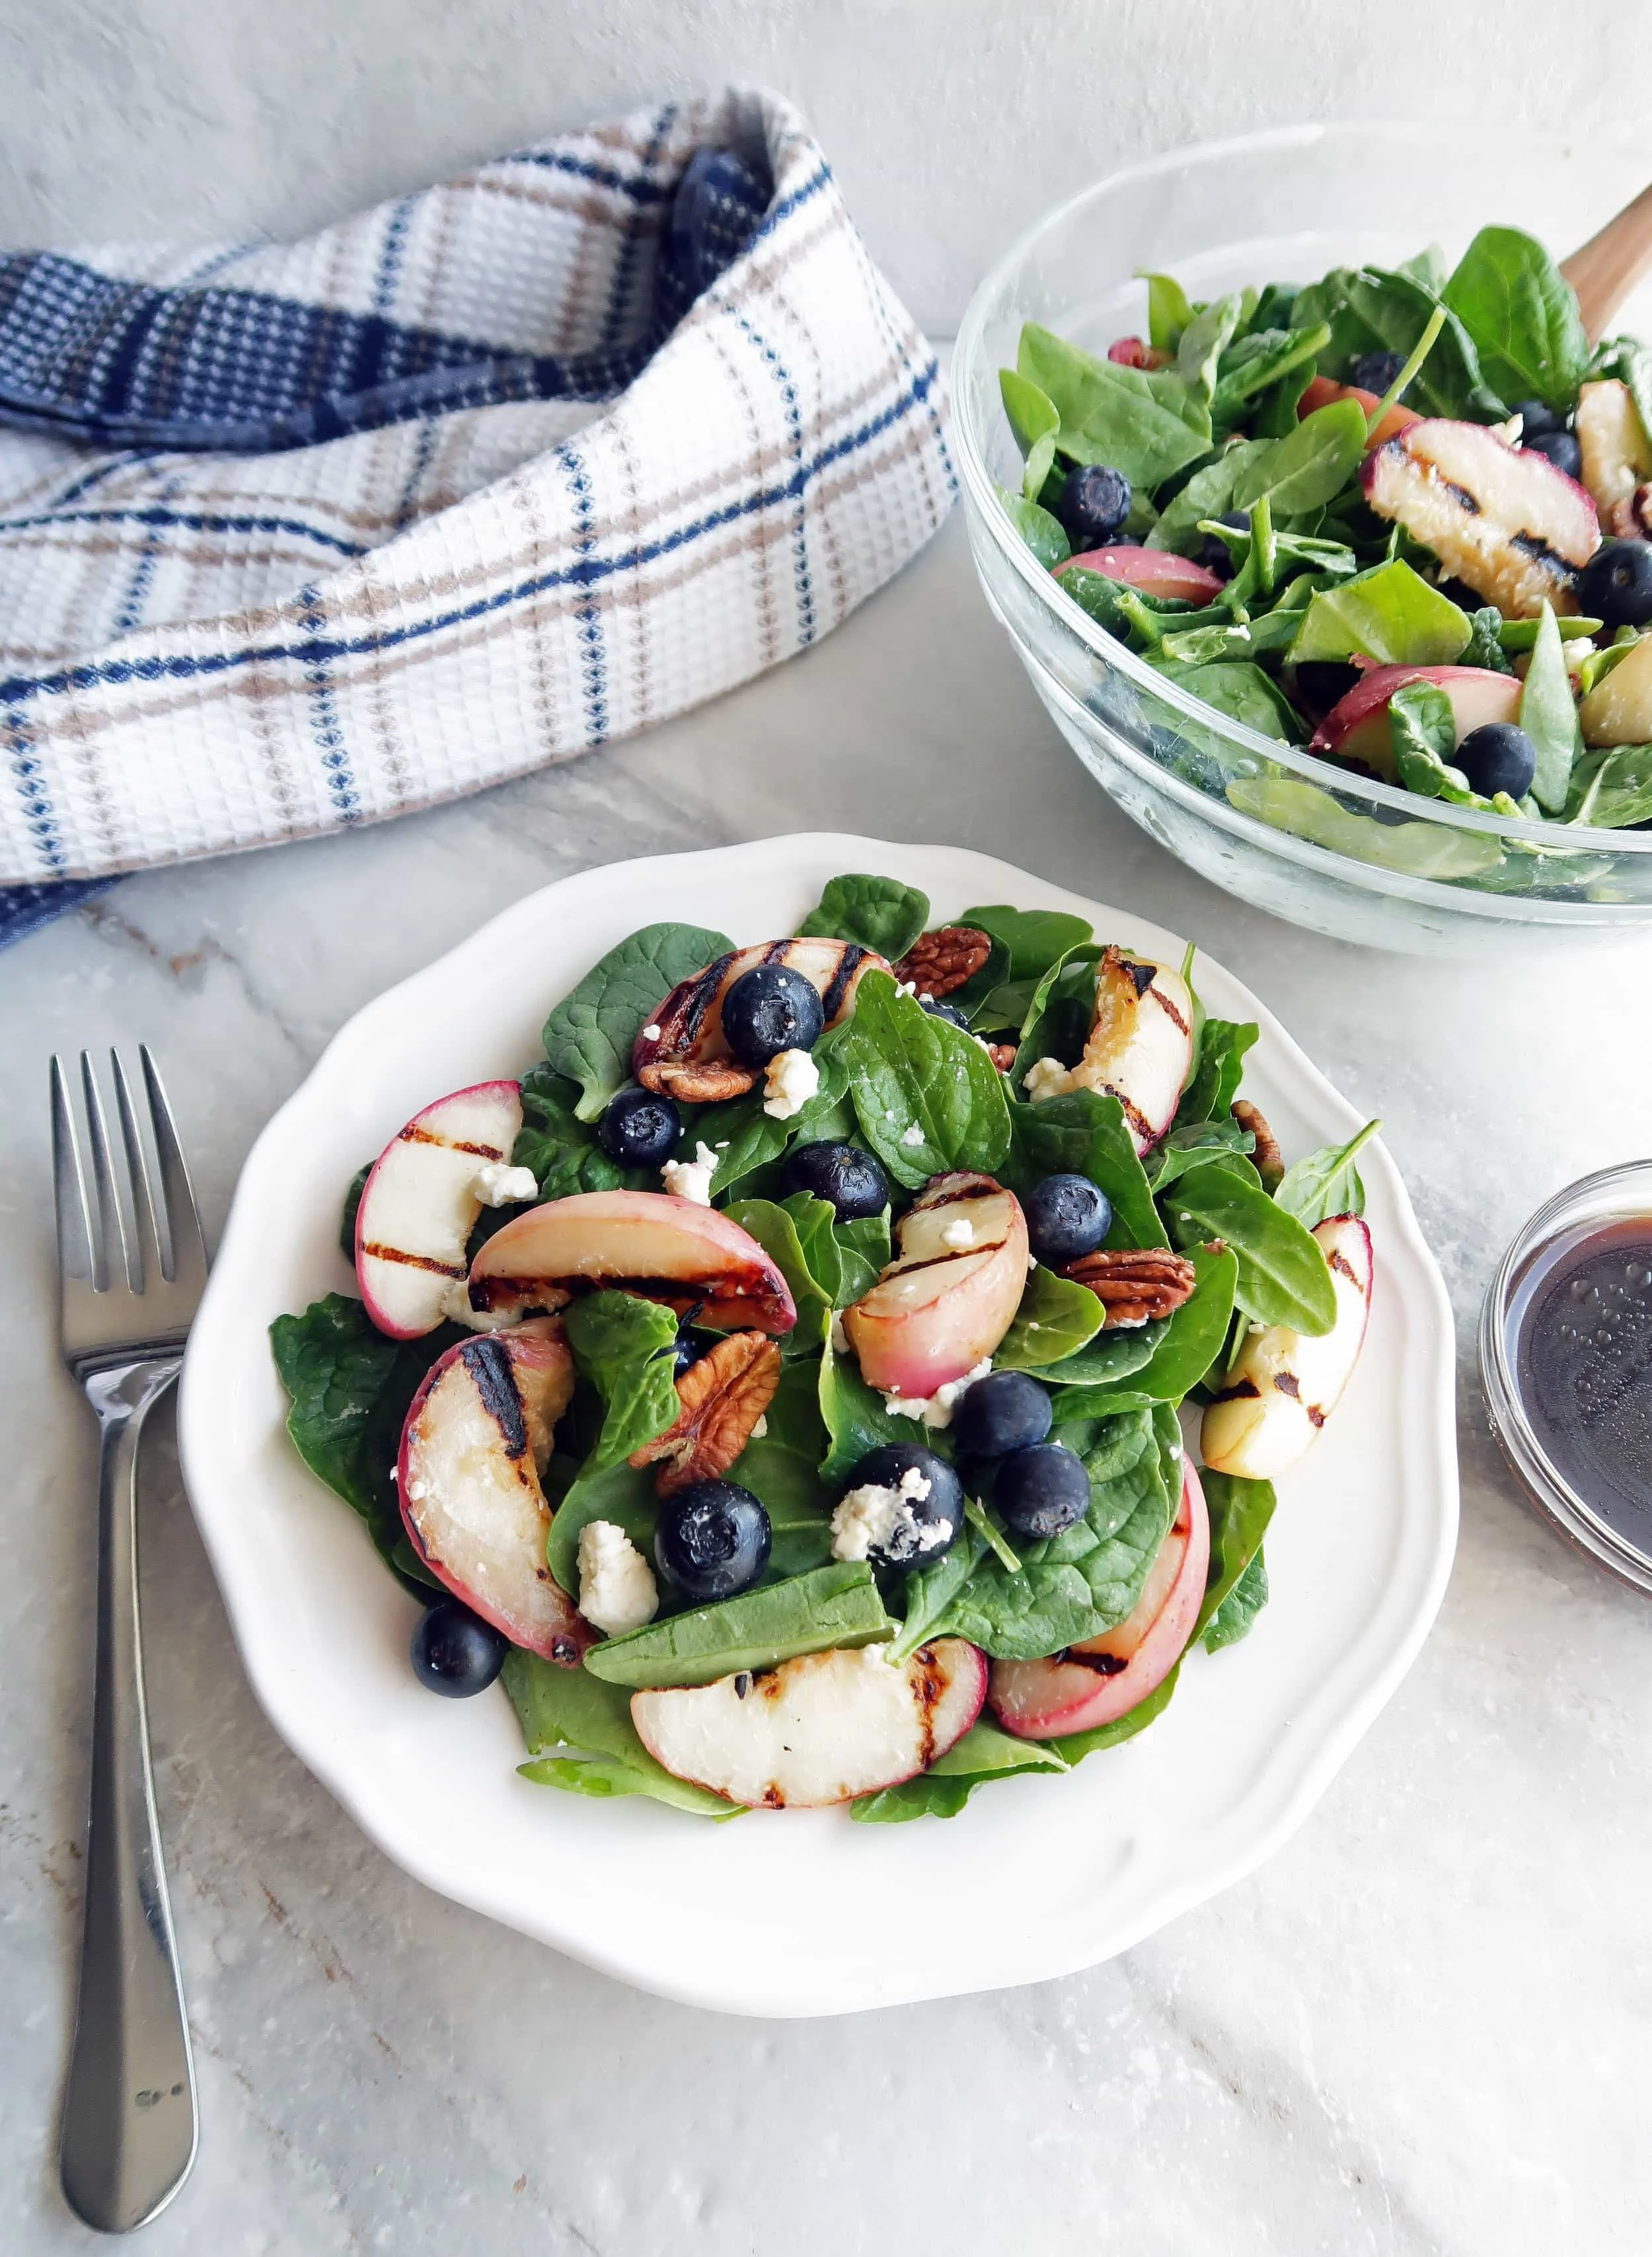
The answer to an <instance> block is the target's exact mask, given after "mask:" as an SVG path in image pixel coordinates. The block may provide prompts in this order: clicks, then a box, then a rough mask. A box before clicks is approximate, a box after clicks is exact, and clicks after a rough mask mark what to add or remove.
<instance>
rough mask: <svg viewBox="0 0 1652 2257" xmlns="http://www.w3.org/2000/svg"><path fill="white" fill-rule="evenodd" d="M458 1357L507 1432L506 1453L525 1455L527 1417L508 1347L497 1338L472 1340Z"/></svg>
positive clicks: (490, 1413)
mask: <svg viewBox="0 0 1652 2257" xmlns="http://www.w3.org/2000/svg"><path fill="white" fill-rule="evenodd" d="M459 1361H460V1362H461V1363H462V1364H463V1365H464V1369H466V1371H468V1372H469V1373H470V1375H471V1378H472V1379H473V1380H474V1381H475V1383H476V1391H477V1393H478V1394H479V1396H480V1397H481V1398H482V1408H483V1410H484V1411H486V1413H487V1415H488V1417H489V1418H490V1419H492V1420H493V1424H494V1425H495V1426H497V1427H498V1428H499V1431H500V1433H501V1434H502V1435H503V1436H504V1438H505V1448H506V1452H507V1455H508V1456H510V1457H513V1458H521V1457H525V1456H526V1455H527V1454H528V1421H527V1419H526V1418H525V1417H524V1416H523V1413H522V1398H521V1392H520V1390H518V1388H517V1385H516V1375H515V1373H514V1371H513V1370H512V1369H511V1360H510V1353H509V1351H508V1349H507V1348H504V1347H503V1346H501V1344H500V1342H499V1341H496V1340H487V1339H482V1340H469V1341H465V1343H464V1347H463V1348H461V1349H460V1350H459Z"/></svg>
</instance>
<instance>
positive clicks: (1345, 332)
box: [1298, 266, 1507, 421]
mask: <svg viewBox="0 0 1652 2257" xmlns="http://www.w3.org/2000/svg"><path fill="white" fill-rule="evenodd" d="M1326 279H1327V281H1328V282H1329V283H1330V284H1331V285H1333V286H1334V287H1336V288H1338V289H1339V290H1340V293H1341V299H1342V302H1341V306H1340V308H1339V310H1338V311H1337V312H1336V313H1335V314H1334V315H1331V316H1330V319H1331V323H1332V339H1331V352H1332V355H1333V356H1340V357H1341V358H1340V360H1339V363H1338V364H1339V365H1345V364H1346V363H1347V362H1348V361H1349V360H1352V359H1354V358H1355V357H1358V355H1359V354H1361V353H1365V352H1371V351H1372V350H1384V351H1387V352H1395V353H1398V354H1399V356H1400V359H1401V360H1402V361H1403V360H1407V359H1408V358H1409V357H1410V356H1411V354H1412V352H1413V351H1414V349H1415V347H1416V345H1417V343H1418V342H1419V340H1420V339H1421V338H1422V333H1423V331H1424V330H1425V329H1427V328H1428V326H1429V322H1431V321H1432V320H1433V318H1434V313H1435V308H1436V306H1437V305H1438V304H1439V303H1440V301H1439V300H1438V299H1437V298H1436V295H1435V294H1434V292H1433V291H1432V290H1430V289H1429V287H1427V285H1426V284H1424V283H1422V282H1419V281H1418V280H1417V279H1416V278H1415V277H1414V275H1410V274H1400V273H1390V272H1386V271H1385V270H1384V269H1383V268H1381V267H1377V266H1367V267H1361V268H1358V269H1349V268H1340V269H1338V270H1337V272H1336V273H1334V274H1332V275H1329V276H1328V277H1327V278H1326ZM1300 305H1301V301H1300V300H1299V301H1298V306H1299V308H1300ZM1407 406H1408V407H1414V408H1415V409H1416V410H1417V411H1418V413H1419V414H1424V415H1444V416H1450V417H1456V418H1459V419H1460V418H1463V417H1467V418H1468V419H1469V420H1470V421H1496V420H1497V419H1498V418H1500V417H1501V416H1502V415H1504V414H1507V407H1505V404H1504V402H1503V401H1502V400H1500V398H1499V396H1498V394H1497V392H1496V390H1495V389H1494V387H1493V386H1492V385H1490V384H1489V383H1487V382H1486V381H1485V379H1484V377H1483V375H1482V371H1481V369H1480V364H1479V357H1478V354H1477V353H1476V352H1475V350H1474V343H1473V340H1472V339H1471V337H1470V336H1469V333H1468V331H1467V330H1466V329H1464V326H1463V323H1462V322H1461V321H1460V320H1459V319H1458V318H1457V315H1456V314H1455V313H1453V312H1452V311H1451V309H1450V308H1449V307H1448V308H1447V309H1446V319H1445V324H1444V327H1443V329H1441V331H1440V334H1439V336H1437V338H1436V341H1435V344H1434V349H1433V350H1432V351H1431V352H1430V353H1429V357H1428V360H1427V362H1426V363H1425V364H1424V365H1423V367H1422V368H1421V369H1420V370H1419V371H1418V372H1417V374H1416V375H1415V376H1414V378H1413V379H1412V380H1411V383H1410V385H1409V386H1407Z"/></svg>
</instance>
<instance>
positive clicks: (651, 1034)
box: [642, 1027, 660, 1043]
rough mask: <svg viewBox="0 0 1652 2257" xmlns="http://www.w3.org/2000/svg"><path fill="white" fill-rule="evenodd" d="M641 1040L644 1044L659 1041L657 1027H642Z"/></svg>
mask: <svg viewBox="0 0 1652 2257" xmlns="http://www.w3.org/2000/svg"><path fill="white" fill-rule="evenodd" d="M642 1039H643V1041H644V1042H645V1043H657V1042H658V1041H659V1039H660V1030H659V1029H658V1028H657V1027H644V1028H643V1029H642Z"/></svg>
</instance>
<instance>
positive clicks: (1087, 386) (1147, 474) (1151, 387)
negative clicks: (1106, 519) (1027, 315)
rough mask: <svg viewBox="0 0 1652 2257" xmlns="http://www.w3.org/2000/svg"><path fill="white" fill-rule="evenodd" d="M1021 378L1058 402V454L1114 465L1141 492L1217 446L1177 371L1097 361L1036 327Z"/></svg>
mask: <svg viewBox="0 0 1652 2257" xmlns="http://www.w3.org/2000/svg"><path fill="white" fill-rule="evenodd" d="M1016 368H1017V373H1018V374H1019V375H1021V376H1022V377H1024V378H1025V379H1027V381H1028V382H1029V383H1032V384H1034V385H1036V386H1038V387H1039V390H1040V391H1041V392H1043V393H1045V394H1046V397H1047V398H1049V399H1050V400H1053V402H1054V403H1055V407H1056V410H1057V412H1058V414H1060V419H1061V424H1060V431H1059V432H1058V434H1057V435H1056V450H1057V452H1058V453H1059V454H1061V455H1064V456H1066V457H1067V460H1068V461H1069V462H1074V463H1110V464H1111V465H1112V467H1113V468H1114V469H1115V470H1117V471H1122V472H1123V473H1124V477H1125V478H1128V479H1129V480H1130V482H1131V485H1134V486H1156V485H1158V484H1159V481H1160V479H1162V478H1169V477H1170V476H1171V475H1172V473H1173V472H1174V471H1179V470H1181V467H1182V465H1183V464H1184V463H1190V462H1193V461H1194V460H1195V458H1196V457H1197V456H1199V455H1201V454H1202V453H1203V452H1204V450H1205V449H1206V448H1207V447H1208V446H1209V444H1210V411H1209V407H1207V405H1206V403H1205V400H1204V399H1203V398H1202V395H1201V393H1200V392H1199V391H1198V389H1197V388H1196V387H1195V386H1192V385H1190V384H1188V382H1187V381H1186V379H1184V378H1183V377H1182V376H1181V374H1180V373H1179V372H1178V371H1175V370H1173V369H1165V370H1162V371H1149V370H1146V369H1139V368H1124V367H1121V366H1120V365H1119V364H1118V363H1117V361H1110V360H1096V359H1095V357H1093V356H1092V355H1091V354H1089V353H1087V352H1084V351H1081V350H1080V348H1079V347H1078V346H1077V345H1073V344H1068V343H1066V342H1065V340H1064V339H1062V338H1060V337H1058V336H1054V335H1053V333H1052V332H1051V331H1050V330H1048V329H1042V328H1040V327H1039V324H1038V323H1037V322H1028V323H1027V324H1026V326H1025V328H1024V329H1023V330H1022V332H1021V343H1020V349H1019V350H1018V352H1017V357H1016Z"/></svg>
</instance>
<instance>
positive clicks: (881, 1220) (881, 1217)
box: [832, 1207, 895, 1309]
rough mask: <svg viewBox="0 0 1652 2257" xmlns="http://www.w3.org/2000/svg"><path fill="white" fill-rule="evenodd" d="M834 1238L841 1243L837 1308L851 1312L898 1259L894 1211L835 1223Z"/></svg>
mask: <svg viewBox="0 0 1652 2257" xmlns="http://www.w3.org/2000/svg"><path fill="white" fill-rule="evenodd" d="M832 1235H833V1237H834V1238H835V1239H836V1240H837V1242H838V1291H837V1305H838V1306H839V1308H840V1309H847V1307H848V1305H849V1304H850V1302H851V1301H858V1300H860V1299H861V1297H862V1295H864V1294H867V1293H869V1292H870V1291H871V1290H872V1288H873V1286H874V1285H876V1283H877V1281H878V1278H879V1277H881V1276H882V1274H883V1271H884V1270H887V1269H888V1268H889V1265H890V1261H891V1260H892V1259H893V1257H894V1250H895V1249H894V1246H893V1244H892V1242H891V1240H890V1211H889V1209H888V1208H887V1207H885V1208H884V1210H883V1213H882V1214H872V1215H862V1216H861V1217H859V1218H858V1219H857V1220H855V1221H854V1222H839V1223H834V1224H833V1234H832Z"/></svg>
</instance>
